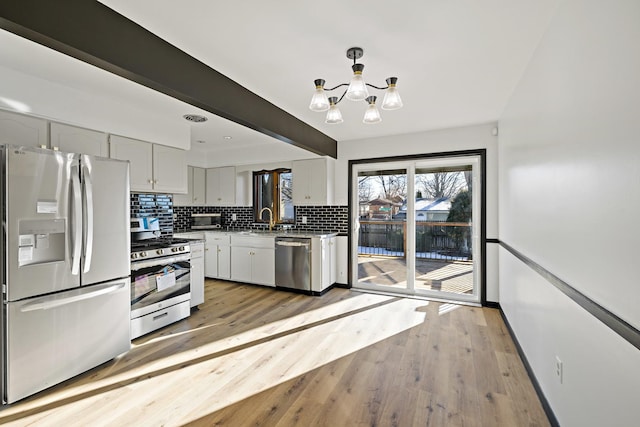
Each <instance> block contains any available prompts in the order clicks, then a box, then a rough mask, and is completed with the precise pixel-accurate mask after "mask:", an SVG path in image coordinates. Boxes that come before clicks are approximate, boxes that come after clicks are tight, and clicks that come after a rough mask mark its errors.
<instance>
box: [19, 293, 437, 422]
mask: <svg viewBox="0 0 640 427" xmlns="http://www.w3.org/2000/svg"><path fill="white" fill-rule="evenodd" d="M424 305H425V302H424V301H420V300H412V299H408V298H395V297H389V296H383V295H373V294H361V295H358V296H355V297H353V298H349V299H345V300H343V301H339V302H337V303H335V304H332V305H329V306H326V307H322V308H318V309H316V310H311V311H309V312H305V313H302V314H299V315H296V316H292V317H290V318H285V319H282V320H279V321H276V322H273V323H269V324H266V325H263V326H261V327H259V328H255V329H252V330H249V331H245V332H242V333H240V334H237V335H233V336H231V337H228V338H225V339H222V340H219V341H215V342H211V343H209V344H206V345H203V346H200V347H197V348H193V349H188V350H184V351H179V352H177V353H175V354H174V355H172V356H171V357H165V358H162V359H158V360H152V361H151V362H148V363H146V364H144V365H142V366H140V367H136V368H135V369H132V370H129V371H126V372H123V373H121V374H117V375H113V376H109V377H106V378H104V379H101V380H96V381H94V382H91V383H89V384H83V385H81V386H79V387H77V388H74V389H70V390H69V391H68V392H66V393H63V394H64V396H61V395H60V394H57V395H56V398H57V399H58V400H60V401H61V402H60V404H58V405H55V407H53V408H51V409H46V410H42V411H40V412H38V413H37V414H34V415H31V416H26V417H24V418H21V419H20V423H21V424H23V423H29V422H32V421H33V422H38V421H39V420H40V421H41V420H44V419H45V418H46V416H47V414H49V413H50V412H52V411H55V412H56V416H59V414H60V411H63V412H64V411H67V410H69V411H71V408H70V406H73V412H74V413H77V411H82V412H83V413H85V412H86V413H89V414H90V415H89V417H90V418H91V419H94V420H95V422H96V424H95V425H110V424H114V423H117V420H113V419H111V418H110V411H109V408H108V407H103V406H105V405H100V401H101V400H103V399H107V398H108V399H109V401H110V402H117V403H116V404H118V405H124V407H128V406H131V407H130V408H127V411H128V413H129V415H128V416H133V417H134V418H135V419H138V420H144V421H143V424H142V425H145V424H146V425H156V424H157V422H158V420H162V421H163V422H165V423H167V424H170V425H180V424H184V423H186V422H188V421H189V420H196V419H198V418H199V417H201V416H203V415H206V414H209V413H211V412H214V411H216V410H218V409H221V408H224V407H226V406H228V405H231V404H233V403H236V402H238V401H241V400H243V399H245V398H247V397H250V396H252V395H254V394H256V393H259V392H261V391H264V390H266V389H269V388H271V387H273V386H275V385H278V384H280V383H282V382H285V381H288V380H290V379H292V378H296V377H298V376H300V375H303V374H304V373H306V372H309V371H311V370H313V369H316V368H318V367H320V366H322V365H324V364H327V363H330V362H333V361H335V360H337V359H339V358H341V357H344V356H346V355H348V354H350V353H353V352H356V351H358V350H360V349H362V348H365V347H367V346H370V345H372V344H374V343H376V342H379V341H381V340H384V339H386V338H389V337H391V336H393V335H395V334H398V333H401V332H403V331H405V330H407V329H410V328H412V327H414V326H416V325H418V324H420V323H422V322H424V321H425V317H426V313H425V312H424V309H423V308H424V307H423V306H424ZM211 326H213V325H209V326H206V327H203V328H198V329H194V330H191V331H185V332H179V333H177V334H172V335H169V336H166V337H158V338H157V339H162V340H168V339H174V340H176V343H177V344H179V342H180V341H181V340H188V339H189V337H190V336H191V335H192V334H196V333H202V330H203V329H205V328H208V327H211ZM290 331H291V332H290ZM205 333H206V332H205ZM273 336H277V337H276V338H270V337H273ZM150 341H151V340H150ZM149 343H150V342H147V343H144V344H141V346H144V345H145V344H149ZM236 348H237V349H236ZM193 361H196V363H194V362H193ZM119 383H122V384H123V385H120V384H119ZM101 389H102V391H101ZM92 390H94V392H93V393H92V392H91V391H92ZM74 394H77V396H80V397H79V398H78V397H76V398H75V399H73V398H70V399H69V404H67V402H65V401H64V398H65V397H72V396H73V395H74ZM83 394H86V397H85V396H83ZM141 394H142V395H144V396H146V397H147V399H148V401H149V402H151V403H150V404H149V405H147V406H144V407H139V406H136V405H135V404H133V403H131V402H136V401H138V399H137V398H136V396H139V395H141ZM168 396H170V397H171V398H170V399H169V400H168V399H167V398H168ZM194 400H196V401H202V402H206V405H205V406H203V407H201V408H198V410H196V411H194V410H193V406H192V402H193V401H194ZM182 402H184V403H185V405H182V404H181V403H182ZM187 402H190V404H189V405H187V404H186V403H187ZM36 403H39V405H38V404H36ZM47 403H51V402H47ZM71 403H72V404H73V405H71ZM44 404H45V403H44V402H43V401H42V400H40V401H39V402H38V401H35V402H34V405H35V407H37V406H43V405H44ZM181 407H191V409H190V411H189V413H183V412H181V411H180V408H181ZM23 409H25V408H24V407H23ZM132 413H133V414H134V415H131V414H132ZM83 416H84V415H83ZM83 419H85V418H83ZM9 425H10V424H9Z"/></svg>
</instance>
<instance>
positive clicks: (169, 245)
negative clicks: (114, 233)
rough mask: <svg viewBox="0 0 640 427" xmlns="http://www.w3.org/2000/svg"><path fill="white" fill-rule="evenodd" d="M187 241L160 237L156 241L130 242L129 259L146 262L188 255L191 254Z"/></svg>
mask: <svg viewBox="0 0 640 427" xmlns="http://www.w3.org/2000/svg"><path fill="white" fill-rule="evenodd" d="M189 243H190V241H189V240H188V239H177V238H173V237H160V238H157V239H148V240H137V241H132V242H131V259H132V260H146V259H150V258H160V257H166V256H173V255H180V254H188V253H189V252H191V248H190V247H189Z"/></svg>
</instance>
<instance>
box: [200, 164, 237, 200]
mask: <svg viewBox="0 0 640 427" xmlns="http://www.w3.org/2000/svg"><path fill="white" fill-rule="evenodd" d="M206 192H207V195H206V201H207V205H209V206H235V204H236V168H235V167H233V166H228V167H223V168H210V169H207V184H206Z"/></svg>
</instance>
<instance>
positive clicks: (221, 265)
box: [218, 245, 231, 280]
mask: <svg viewBox="0 0 640 427" xmlns="http://www.w3.org/2000/svg"><path fill="white" fill-rule="evenodd" d="M218 278H220V279H227V280H229V279H231V247H230V246H223V245H219V246H218Z"/></svg>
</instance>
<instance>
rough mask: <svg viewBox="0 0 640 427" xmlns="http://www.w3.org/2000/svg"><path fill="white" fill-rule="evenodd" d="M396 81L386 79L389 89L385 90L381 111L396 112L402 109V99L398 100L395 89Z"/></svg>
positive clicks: (398, 95) (391, 78) (393, 78)
mask: <svg viewBox="0 0 640 427" xmlns="http://www.w3.org/2000/svg"><path fill="white" fill-rule="evenodd" d="M397 81H398V78H397V77H389V78H388V79H387V85H388V86H389V88H388V89H387V90H386V92H385V94H384V99H383V100H382V109H383V110H397V109H398V108H401V107H402V99H401V98H400V93H399V92H398V89H397V88H396V82H397Z"/></svg>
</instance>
